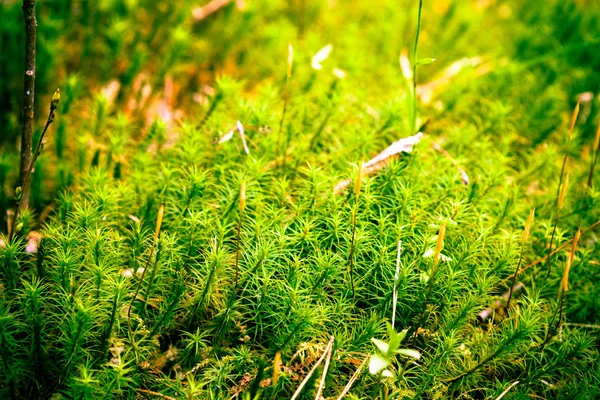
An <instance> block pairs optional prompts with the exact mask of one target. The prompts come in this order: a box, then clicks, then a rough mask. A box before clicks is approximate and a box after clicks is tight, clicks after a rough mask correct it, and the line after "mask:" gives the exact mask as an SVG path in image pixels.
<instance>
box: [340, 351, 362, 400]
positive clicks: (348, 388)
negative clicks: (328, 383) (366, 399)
mask: <svg viewBox="0 0 600 400" xmlns="http://www.w3.org/2000/svg"><path fill="white" fill-rule="evenodd" d="M368 359H369V356H368V355H367V356H366V357H365V359H364V360H363V362H362V363H361V364H360V366H359V367H358V368H357V369H356V371H354V374H353V375H352V377H351V378H350V380H349V381H348V383H347V384H346V386H345V387H344V390H342V393H340V395H339V396H338V398H337V400H342V398H343V397H344V396H345V395H346V394H348V392H349V391H350V388H351V387H352V384H354V381H356V378H358V375H359V374H360V372H361V371H362V369H363V368H364V366H365V364H366V363H367V360H368Z"/></svg>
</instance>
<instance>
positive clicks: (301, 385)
mask: <svg viewBox="0 0 600 400" xmlns="http://www.w3.org/2000/svg"><path fill="white" fill-rule="evenodd" d="M333 341H334V337H333V336H332V337H331V339H329V343H328V344H327V347H325V351H324V352H323V355H322V356H321V358H319V360H318V361H317V362H316V363H315V365H313V367H312V368H311V370H310V371H309V372H308V375H306V377H305V378H304V380H303V381H302V383H300V386H298V389H296V391H295V392H294V395H293V396H292V399H291V400H295V399H296V398H297V397H298V396H299V395H300V392H302V389H303V388H304V385H306V383H307V382H308V380H309V379H310V377H311V376H312V374H313V373H314V372H315V371H316V369H317V368H318V367H319V365H321V363H322V362H323V360H324V359H325V357H326V356H327V354H328V353H329V351H330V348H331V347H332V346H333Z"/></svg>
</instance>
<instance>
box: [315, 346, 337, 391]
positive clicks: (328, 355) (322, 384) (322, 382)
mask: <svg viewBox="0 0 600 400" xmlns="http://www.w3.org/2000/svg"><path fill="white" fill-rule="evenodd" d="M332 353H333V346H329V351H328V352H327V358H326V359H325V366H323V373H322V374H321V382H320V383H319V388H318V389H317V394H316V395H315V400H320V399H321V393H323V388H324V387H325V378H327V371H328V370H329V363H330V362H331V355H332Z"/></svg>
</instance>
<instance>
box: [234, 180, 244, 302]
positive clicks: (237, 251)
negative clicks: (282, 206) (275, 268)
mask: <svg viewBox="0 0 600 400" xmlns="http://www.w3.org/2000/svg"><path fill="white" fill-rule="evenodd" d="M245 208H246V179H244V180H242V183H241V185H240V216H239V219H238V225H237V237H236V240H235V290H234V291H237V288H238V284H239V277H240V251H241V243H240V242H241V238H242V221H243V219H244V209H245Z"/></svg>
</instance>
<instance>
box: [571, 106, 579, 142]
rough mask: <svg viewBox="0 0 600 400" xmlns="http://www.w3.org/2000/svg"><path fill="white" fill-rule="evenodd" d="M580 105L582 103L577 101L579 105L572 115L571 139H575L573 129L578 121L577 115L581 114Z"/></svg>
mask: <svg viewBox="0 0 600 400" xmlns="http://www.w3.org/2000/svg"><path fill="white" fill-rule="evenodd" d="M579 106H580V103H579V101H577V105H576V106H575V109H574V110H573V114H572V115H571V124H570V125H569V141H571V140H573V130H574V129H575V123H576V122H577V117H578V116H579Z"/></svg>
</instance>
